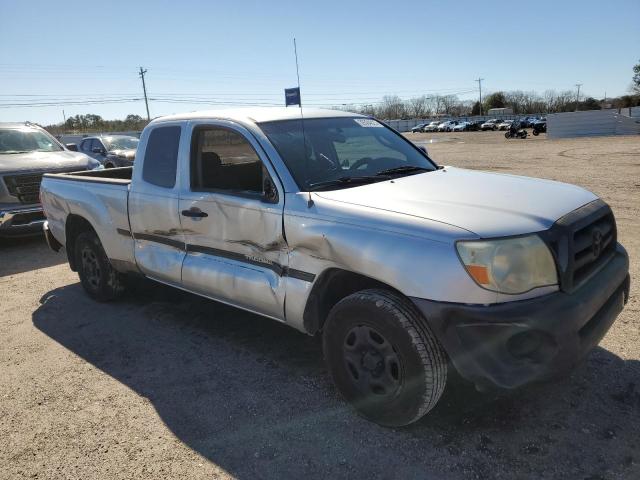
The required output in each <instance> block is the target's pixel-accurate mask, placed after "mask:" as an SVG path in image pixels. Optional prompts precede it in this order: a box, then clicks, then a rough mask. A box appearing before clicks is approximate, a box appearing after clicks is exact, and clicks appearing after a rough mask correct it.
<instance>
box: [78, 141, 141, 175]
mask: <svg viewBox="0 0 640 480" xmlns="http://www.w3.org/2000/svg"><path fill="white" fill-rule="evenodd" d="M138 142H139V139H138V137H133V136H131V135H97V136H95V137H86V138H84V139H83V140H82V142H81V143H80V147H79V150H80V152H82V153H85V154H87V155H89V156H90V157H93V158H95V159H96V160H98V161H99V162H100V163H101V164H103V165H104V166H105V168H113V167H127V166H131V165H133V160H134V158H135V153H136V148H137V147H138Z"/></svg>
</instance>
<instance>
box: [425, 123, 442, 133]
mask: <svg viewBox="0 0 640 480" xmlns="http://www.w3.org/2000/svg"><path fill="white" fill-rule="evenodd" d="M439 126H440V121H438V120H435V121H433V122H430V123H429V124H428V125H427V126H425V127H424V131H425V132H437V131H438V127H439Z"/></svg>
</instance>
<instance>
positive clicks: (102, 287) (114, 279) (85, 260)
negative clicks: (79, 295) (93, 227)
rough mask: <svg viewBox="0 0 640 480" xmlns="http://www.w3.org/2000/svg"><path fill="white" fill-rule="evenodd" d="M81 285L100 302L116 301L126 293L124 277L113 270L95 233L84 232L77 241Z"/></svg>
mask: <svg viewBox="0 0 640 480" xmlns="http://www.w3.org/2000/svg"><path fill="white" fill-rule="evenodd" d="M75 259H76V266H77V268H78V276H79V277H80V283H81V284H82V287H83V288H84V290H85V291H86V292H87V294H88V295H89V296H90V297H91V298H93V299H94V300H97V301H99V302H108V301H111V300H115V299H116V298H118V297H120V296H121V295H122V294H123V293H124V275H123V274H121V273H120V272H118V271H116V270H114V269H113V267H112V266H111V262H109V258H108V257H107V254H106V253H105V251H104V249H103V248H102V244H101V243H100V239H99V238H98V236H97V235H96V234H95V232H91V231H89V232H82V233H81V234H80V235H78V237H77V238H76V241H75Z"/></svg>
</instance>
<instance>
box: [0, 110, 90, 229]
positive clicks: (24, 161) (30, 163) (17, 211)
mask: <svg viewBox="0 0 640 480" xmlns="http://www.w3.org/2000/svg"><path fill="white" fill-rule="evenodd" d="M98 165H100V164H99V163H98V162H97V161H95V160H93V159H92V158H89V157H87V156H86V155H83V154H81V153H77V152H73V151H70V150H69V148H67V146H65V145H62V144H61V143H60V142H59V141H58V140H56V139H55V138H54V137H53V136H52V135H50V134H49V133H48V132H47V131H46V130H44V129H43V128H41V127H39V126H37V125H34V124H31V123H28V122H27V123H0V237H16V236H24V235H34V234H35V235H42V225H43V223H44V215H43V213H42V207H41V206H40V200H39V198H38V197H39V190H40V180H41V179H42V175H43V173H45V172H73V171H78V170H83V169H90V168H95V167H97V166H98Z"/></svg>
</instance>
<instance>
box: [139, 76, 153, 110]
mask: <svg viewBox="0 0 640 480" xmlns="http://www.w3.org/2000/svg"><path fill="white" fill-rule="evenodd" d="M145 73H147V71H146V70H143V69H142V67H140V73H139V75H140V78H141V79H142V91H143V92H144V104H145V106H146V107H147V120H148V121H149V122H150V121H151V116H150V115H149V100H147V86H146V85H145V83H144V74H145Z"/></svg>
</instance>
